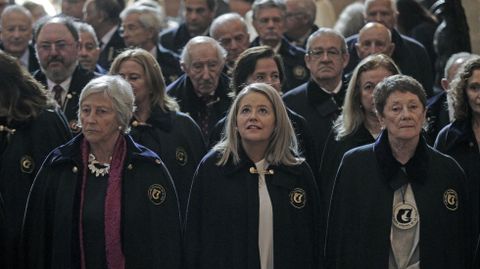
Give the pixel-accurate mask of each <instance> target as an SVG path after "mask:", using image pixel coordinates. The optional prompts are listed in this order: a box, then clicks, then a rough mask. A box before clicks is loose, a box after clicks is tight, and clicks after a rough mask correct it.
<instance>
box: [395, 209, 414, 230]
mask: <svg viewBox="0 0 480 269" xmlns="http://www.w3.org/2000/svg"><path fill="white" fill-rule="evenodd" d="M392 223H393V225H395V227H397V228H398V229H400V230H408V229H411V228H412V227H415V225H417V223H418V213H417V209H416V208H415V207H414V206H413V205H412V204H410V203H403V202H401V203H398V204H397V205H395V207H394V208H393V215H392Z"/></svg>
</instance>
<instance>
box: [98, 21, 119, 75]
mask: <svg viewBox="0 0 480 269" xmlns="http://www.w3.org/2000/svg"><path fill="white" fill-rule="evenodd" d="M99 38H101V37H99ZM124 49H125V43H124V42H123V38H122V36H121V35H120V27H118V28H117V30H116V31H115V33H114V34H113V35H112V37H111V38H110V40H109V41H108V43H107V45H106V46H105V48H104V49H103V50H102V51H101V52H100V57H99V58H98V61H97V63H98V64H99V65H101V66H102V67H103V68H105V69H106V70H109V69H110V65H112V62H113V60H114V59H115V57H116V56H117V55H118V54H120V53H121V52H122V51H123V50H124Z"/></svg>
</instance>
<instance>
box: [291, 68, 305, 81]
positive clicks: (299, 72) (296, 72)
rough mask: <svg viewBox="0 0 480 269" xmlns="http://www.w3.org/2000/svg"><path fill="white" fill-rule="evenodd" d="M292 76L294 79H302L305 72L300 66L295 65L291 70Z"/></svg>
mask: <svg viewBox="0 0 480 269" xmlns="http://www.w3.org/2000/svg"><path fill="white" fill-rule="evenodd" d="M293 75H294V76H295V78H296V79H304V78H305V77H306V76H307V70H305V67H303V66H301V65H297V66H295V67H294V68H293Z"/></svg>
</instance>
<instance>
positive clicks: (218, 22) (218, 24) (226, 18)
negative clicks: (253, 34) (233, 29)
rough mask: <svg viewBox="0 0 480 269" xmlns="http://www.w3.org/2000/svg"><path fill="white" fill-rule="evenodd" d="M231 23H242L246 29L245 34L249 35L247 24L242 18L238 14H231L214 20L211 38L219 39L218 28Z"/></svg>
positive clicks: (211, 26)
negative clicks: (217, 36)
mask: <svg viewBox="0 0 480 269" xmlns="http://www.w3.org/2000/svg"><path fill="white" fill-rule="evenodd" d="M231 22H239V23H241V24H242V26H243V28H244V29H245V33H248V28H247V23H246V22H245V20H244V19H243V18H242V16H240V15H239V14H238V13H234V12H231V13H225V14H223V15H220V16H218V17H217V18H215V19H214V20H213V22H212V24H211V25H210V36H211V37H213V38H215V39H217V38H216V31H217V30H218V28H220V27H222V26H223V25H224V24H226V23H231Z"/></svg>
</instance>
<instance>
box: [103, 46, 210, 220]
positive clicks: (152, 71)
mask: <svg viewBox="0 0 480 269" xmlns="http://www.w3.org/2000/svg"><path fill="white" fill-rule="evenodd" d="M110 74H117V75H120V76H122V77H123V78H125V79H126V80H127V81H128V82H129V83H130V85H132V88H133V93H134V94H135V105H136V110H135V112H134V113H133V118H132V122H131V124H130V125H131V129H132V130H131V135H132V137H133V139H134V140H135V141H136V142H138V143H140V144H142V145H144V146H146V147H147V148H149V149H151V150H153V151H154V152H155V153H157V154H158V155H159V156H160V158H162V160H163V161H164V162H165V165H166V166H167V169H168V171H169V172H170V174H171V176H172V179H173V182H174V183H175V187H176V189H177V194H178V197H179V200H180V208H181V212H182V217H183V216H184V215H185V207H186V205H187V199H188V193H189V192H190V185H191V182H192V177H193V173H194V172H195V169H196V167H197V165H198V163H199V162H200V160H201V159H202V157H203V155H204V154H205V153H206V149H205V144H204V142H203V139H202V133H201V131H200V128H199V127H198V125H197V124H196V123H195V121H194V120H193V119H192V118H190V117H189V116H188V115H186V114H184V113H181V112H180V111H179V107H178V104H177V102H176V101H175V100H174V99H173V98H171V97H170V96H168V95H167V94H166V92H165V88H166V86H165V81H164V79H163V75H162V70H161V68H160V66H159V65H158V63H157V61H156V60H155V58H154V57H153V56H152V55H151V54H150V53H149V52H148V51H146V50H143V49H129V50H126V51H124V52H122V53H121V54H119V55H118V56H117V57H116V58H115V60H114V61H113V63H112V67H111V68H110Z"/></svg>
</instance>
